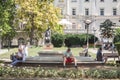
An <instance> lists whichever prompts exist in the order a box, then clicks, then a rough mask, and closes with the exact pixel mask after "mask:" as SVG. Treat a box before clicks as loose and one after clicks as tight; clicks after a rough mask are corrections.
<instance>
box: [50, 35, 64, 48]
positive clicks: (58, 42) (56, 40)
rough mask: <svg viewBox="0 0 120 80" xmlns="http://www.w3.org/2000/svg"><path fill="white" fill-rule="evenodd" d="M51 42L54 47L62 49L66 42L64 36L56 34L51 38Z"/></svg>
mask: <svg viewBox="0 0 120 80" xmlns="http://www.w3.org/2000/svg"><path fill="white" fill-rule="evenodd" d="M51 39H52V40H51V42H52V44H53V45H54V47H62V46H63V42H64V36H63V35H62V34H58V33H54V34H52V36H51Z"/></svg>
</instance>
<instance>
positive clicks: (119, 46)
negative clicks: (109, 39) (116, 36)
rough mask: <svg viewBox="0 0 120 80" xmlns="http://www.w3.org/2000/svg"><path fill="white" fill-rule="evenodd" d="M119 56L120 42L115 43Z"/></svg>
mask: <svg viewBox="0 0 120 80" xmlns="http://www.w3.org/2000/svg"><path fill="white" fill-rule="evenodd" d="M115 46H116V49H117V51H118V54H119V55H120V42H117V43H115Z"/></svg>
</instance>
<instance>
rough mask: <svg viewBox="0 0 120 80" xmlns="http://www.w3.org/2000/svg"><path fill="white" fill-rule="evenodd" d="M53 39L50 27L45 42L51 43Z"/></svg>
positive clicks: (46, 32)
mask: <svg viewBox="0 0 120 80" xmlns="http://www.w3.org/2000/svg"><path fill="white" fill-rule="evenodd" d="M50 41H51V30H50V27H48V29H47V30H46V31H45V43H50Z"/></svg>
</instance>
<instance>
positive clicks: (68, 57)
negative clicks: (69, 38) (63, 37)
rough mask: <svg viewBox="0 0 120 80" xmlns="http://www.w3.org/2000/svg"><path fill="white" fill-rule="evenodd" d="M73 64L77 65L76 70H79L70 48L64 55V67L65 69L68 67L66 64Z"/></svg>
mask: <svg viewBox="0 0 120 80" xmlns="http://www.w3.org/2000/svg"><path fill="white" fill-rule="evenodd" d="M72 62H74V63H75V68H77V60H76V58H75V57H74V56H73V54H72V52H71V49H70V48H68V49H67V51H65V52H64V54H63V66H64V68H65V67H66V63H72Z"/></svg>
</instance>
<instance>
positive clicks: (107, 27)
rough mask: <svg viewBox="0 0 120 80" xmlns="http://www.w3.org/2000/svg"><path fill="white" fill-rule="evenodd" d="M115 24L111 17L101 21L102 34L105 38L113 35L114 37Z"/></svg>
mask: <svg viewBox="0 0 120 80" xmlns="http://www.w3.org/2000/svg"><path fill="white" fill-rule="evenodd" d="M114 25H115V24H114V23H113V22H112V21H110V20H109V19H107V20H105V21H104V22H103V23H101V25H100V29H101V35H102V36H103V37H104V38H111V37H113V29H112V26H114Z"/></svg>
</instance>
